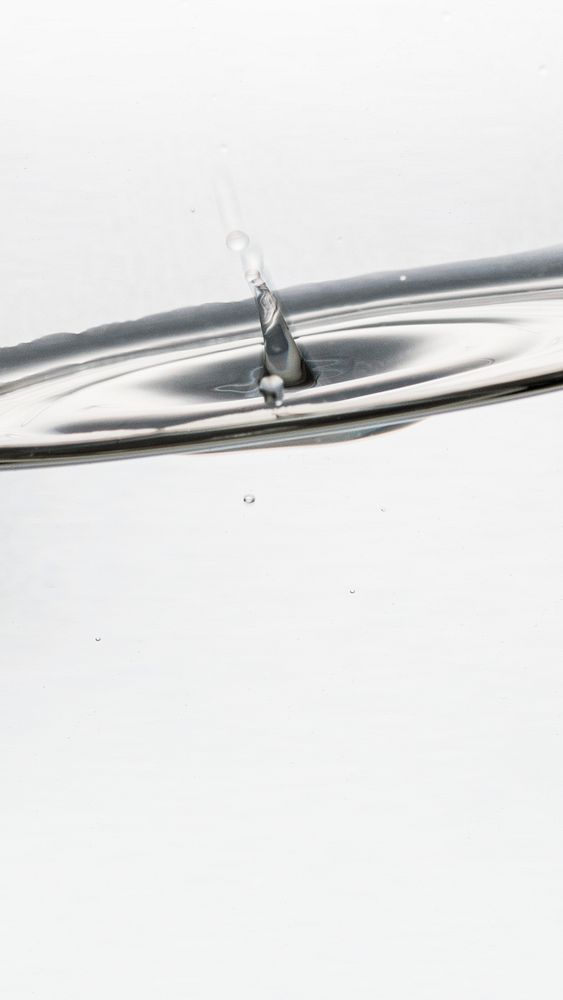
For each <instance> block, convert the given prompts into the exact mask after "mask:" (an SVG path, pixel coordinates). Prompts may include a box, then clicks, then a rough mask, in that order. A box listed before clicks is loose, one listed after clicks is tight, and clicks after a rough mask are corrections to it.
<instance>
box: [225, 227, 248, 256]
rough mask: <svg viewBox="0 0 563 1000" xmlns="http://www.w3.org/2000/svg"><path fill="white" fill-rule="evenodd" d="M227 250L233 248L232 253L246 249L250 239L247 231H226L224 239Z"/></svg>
mask: <svg viewBox="0 0 563 1000" xmlns="http://www.w3.org/2000/svg"><path fill="white" fill-rule="evenodd" d="M225 243H226V244H227V246H228V248H229V250H233V251H234V253H242V251H243V250H246V248H247V246H248V244H249V243H250V240H249V238H248V234H247V233H243V232H242V230H240V229H234V230H233V232H232V233H228V235H227V238H226V240H225Z"/></svg>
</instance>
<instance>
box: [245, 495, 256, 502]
mask: <svg viewBox="0 0 563 1000" xmlns="http://www.w3.org/2000/svg"><path fill="white" fill-rule="evenodd" d="M243 499H244V503H254V501H255V500H256V497H255V496H254V493H247V494H246V496H245V497H244V498H243Z"/></svg>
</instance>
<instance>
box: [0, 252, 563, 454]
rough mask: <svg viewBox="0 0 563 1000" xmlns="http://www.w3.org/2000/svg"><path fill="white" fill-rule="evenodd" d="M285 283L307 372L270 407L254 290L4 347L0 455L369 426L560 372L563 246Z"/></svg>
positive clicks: (325, 434) (297, 436)
mask: <svg viewBox="0 0 563 1000" xmlns="http://www.w3.org/2000/svg"><path fill="white" fill-rule="evenodd" d="M404 278H405V275H404V274H400V273H395V274H390V273H386V274H383V275H374V276H368V277H363V278H358V279H351V280H348V281H341V282H332V283H327V284H323V285H314V286H308V287H303V288H298V289H290V290H287V291H286V292H284V293H281V295H280V298H281V300H282V304H283V307H284V314H285V316H286V318H287V320H288V321H289V323H290V325H291V329H292V332H293V335H294V337H295V339H296V341H297V342H298V345H299V348H300V350H301V353H302V355H303V357H304V358H305V361H306V362H307V367H308V370H309V375H310V378H309V380H308V382H307V383H306V384H304V385H299V386H296V387H295V388H293V389H292V388H288V389H287V391H286V393H285V396H284V400H283V405H282V406H281V407H279V408H278V409H272V408H268V407H266V406H265V405H264V400H263V398H262V395H261V393H260V391H259V388H258V386H259V382H260V379H261V377H262V376H263V374H264V367H263V348H262V341H261V332H260V326H259V323H258V319H257V316H256V312H255V307H254V303H253V302H251V301H248V302H237V303H225V304H217V305H209V306H202V307H198V308H192V309H185V310H179V311H177V312H173V313H165V314H161V315H158V316H152V317H147V318H145V319H142V320H137V321H134V322H130V323H123V324H113V325H110V326H106V327H101V328H99V329H94V330H89V331H86V332H84V333H82V334H78V335H72V334H71V335H55V336H51V337H44V338H42V339H40V340H37V341H34V342H32V343H29V344H22V345H20V346H18V347H15V348H7V349H4V350H2V351H0V461H1V462H2V463H3V464H8V465H15V464H35V463H41V462H49V461H50V462H53V461H55V462H56V461H70V460H84V459H91V458H97V457H104V456H107V457H109V456H111V455H129V454H135V453H143V452H150V451H166V450H171V449H176V448H181V449H189V450H218V449H226V448H238V447H252V446H264V445H269V444H278V443H282V442H283V443H292V442H307V441H313V440H314V441H318V440H323V439H334V438H335V437H341V438H342V437H351V436H356V435H358V434H368V433H373V432H376V431H380V430H385V429H388V428H391V427H396V426H398V425H400V424H402V423H407V422H410V421H412V420H416V419H420V418H421V417H424V416H427V415H430V414H432V413H437V412H440V411H444V410H448V409H452V408H458V407H464V406H470V405H475V404H478V403H486V402H492V401H495V400H500V399H506V398H510V397H514V396H517V395H522V394H527V393H532V392H538V391H542V390H547V389H554V388H557V387H559V386H561V385H562V384H563V250H562V249H561V248H557V249H554V250H549V251H538V252H534V253H529V254H521V255H518V256H515V257H509V258H498V259H494V260H487V261H481V262H470V263H466V264H455V265H449V266H447V267H441V268H425V269H421V270H418V271H412V272H409V273H408V275H407V279H408V280H403V279H404Z"/></svg>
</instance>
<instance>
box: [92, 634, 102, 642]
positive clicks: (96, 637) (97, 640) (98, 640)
mask: <svg viewBox="0 0 563 1000" xmlns="http://www.w3.org/2000/svg"><path fill="white" fill-rule="evenodd" d="M94 638H95V640H96V642H100V640H101V638H102V637H101V635H96V636H94Z"/></svg>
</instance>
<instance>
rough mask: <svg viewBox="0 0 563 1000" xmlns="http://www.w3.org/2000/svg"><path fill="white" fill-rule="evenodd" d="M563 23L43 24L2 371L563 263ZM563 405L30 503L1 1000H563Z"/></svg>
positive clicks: (122, 474)
mask: <svg viewBox="0 0 563 1000" xmlns="http://www.w3.org/2000/svg"><path fill="white" fill-rule="evenodd" d="M561 28H562V18H561V14H560V6H559V4H556V3H549V2H544V0H540V2H539V3H535V4H533V5H532V4H530V5H523V4H514V3H513V4H510V5H509V4H508V3H496V4H492V5H491V4H485V3H465V2H464V3H451V4H447V5H445V6H442V5H440V4H439V3H437V4H431V3H426V2H423V3H414V0H413V2H406V3H405V2H403V3H393V4H382V3H375V4H372V3H365V4H360V3H353V2H352V3H342V4H330V3H324V4H320V3H319V4H315V5H308V4H302V3H292V2H290V3H283V4H282V3H280V4H278V5H273V4H264V3H262V4H258V3H256V4H244V3H243V4H238V5H236V6H235V5H228V4H227V3H226V2H221V3H219V4H203V3H199V2H194V3H174V4H166V3H165V4H159V5H158V6H157V5H156V4H154V5H153V4H147V3H143V2H142V3H136V4H133V3H132V2H123V0H118V2H116V3H115V2H114V3H109V2H108V3H105V2H104V3H101V4H97V5H95V6H91V7H84V6H82V5H76V4H74V3H70V2H69V3H61V2H60V0H56V2H55V3H50V4H47V5H45V4H42V5H40V4H39V3H38V2H37V3H22V4H21V5H19V6H18V7H17V8H16V6H15V5H13V6H12V7H11V9H10V10H9V11H8V12H7V21H5V23H4V38H3V57H2V73H3V75H4V82H3V85H2V87H1V89H0V93H1V97H0V100H1V102H2V132H3V138H4V154H3V157H2V161H1V170H2V179H1V183H0V198H1V199H2V235H3V241H4V249H3V252H2V258H1V267H2V296H1V301H0V315H1V324H0V341H1V342H2V343H18V342H20V341H22V340H27V339H30V338H33V337H36V336H39V335H42V334H46V333H52V332H54V331H57V330H80V329H83V328H85V327H87V326H92V325H94V324H97V323H102V322H105V321H111V320H115V319H127V318H131V317H135V316H139V315H143V314H145V313H147V312H150V311H160V310H163V309H166V308H174V307H177V306H181V305H184V304H187V303H197V302H202V301H208V300H213V299H229V298H233V297H234V298H236V297H242V296H243V295H245V294H246V292H245V287H244V284H243V282H242V279H241V276H240V272H239V268H238V265H237V262H236V260H234V258H233V256H232V255H229V253H228V251H227V250H226V249H225V247H224V235H225V232H224V225H225V220H224V219H223V220H222V218H221V215H220V212H219V211H218V210H217V203H216V197H215V193H214V188H215V186H216V185H217V183H219V186H221V184H224V183H227V182H228V184H229V185H230V188H231V190H234V191H235V192H236V195H237V199H238V208H237V207H236V205H235V204H234V203H233V200H232V199H231V203H230V211H231V212H232V219H230V220H229V224H231V223H232V224H236V225H243V226H245V227H247V228H248V230H249V231H250V232H251V233H252V234H253V236H254V237H255V238H256V239H257V240H258V241H259V242H260V244H261V246H262V249H263V251H264V253H265V255H266V258H267V261H268V265H269V268H270V271H271V273H272V275H273V276H274V277H275V279H276V280H277V282H278V283H279V284H280V285H284V284H290V283H293V282H299V283H301V282H306V281H312V280H318V279H327V278H330V277H342V276H345V275H351V274H355V273H360V272H364V271H370V270H374V269H377V268H385V267H394V268H402V269H408V267H410V266H414V265H417V264H422V263H431V262H438V261H441V260H449V259H450V260H451V259H455V258H463V257H469V256H479V255H483V254H494V253H504V252H509V251H514V250H519V249H528V248H530V247H533V246H540V245H544V244H549V243H555V242H558V241H560V239H561V224H560V219H561V211H562V208H563V193H562V189H561V183H560V177H561V142H560V135H559V131H558V122H559V121H560V118H561V94H562V92H563V90H562V87H563V70H562V67H561V59H560V39H561ZM221 146H226V149H221ZM225 178H226V179H227V180H226V181H225ZM192 209H195V211H193V212H192ZM562 413H563V396H561V395H560V394H554V395H551V396H547V397H543V398H541V399H536V400H527V401H522V402H518V403H510V404H506V405H504V406H498V407H491V408H487V409H484V410H480V411H478V412H477V411H475V412H469V413H464V414H454V415H449V416H443V417H438V418H435V419H433V420H428V421H426V422H424V423H420V424H418V425H416V426H413V427H411V428H407V429H404V430H401V431H397V432H395V433H392V434H389V435H384V436H379V437H377V438H372V439H368V440H365V441H359V442H355V443H350V444H341V445H331V446H325V447H323V448H302V449H294V450H287V449H283V450H275V451H270V452H257V453H245V454H232V455H226V456H207V457H203V456H199V457H183V456H174V457H163V458H155V459H142V460H135V461H130V462H118V463H108V464H103V465H95V466H89V467H88V466H86V467H84V466H83V467H76V468H65V469H49V470H43V471H26V472H7V473H3V474H2V475H1V476H0V496H1V507H0V518H1V521H0V524H1V527H0V540H1V544H2V553H3V560H2V574H1V577H0V599H1V605H0V609H1V610H0V613H1V627H2V645H1V666H0V716H1V722H0V771H1V779H0V818H1V822H0V844H1V848H2V850H1V858H2V862H1V866H0V940H1V942H2V960H1V962H0V992H1V993H2V995H5V996H6V997H9V998H10V1000H30V998H32V997H38V998H41V1000H76V998H77V997H80V998H81V1000H99V998H101V997H104V998H112V1000H113V998H116V1000H117V998H119V1000H122V998H124V997H127V998H129V997H131V998H135V1000H153V998H155V997H159V998H160V997H162V998H164V1000H188V998H189V1000H192V998H193V1000H225V998H227V997H229V998H231V997H234V998H241V1000H270V998H271V1000H311V998H315V1000H316V998H318V1000H342V998H343V997H346V998H348V997H349V998H354V1000H355V998H362V1000H364V998H365V1000H367V998H370V1000H372V998H373V997H382V998H385V1000H411V998H415V997H416V998H417V1000H421V998H423V1000H451V998H452V997H456V998H463V1000H476V998H482V1000H489V998H491V1000H492V998H494V1000H497V998H499V997H502V998H504V997H506V998H510V1000H529V998H530V997H535V996H538V997H542V998H549V1000H555V998H557V1000H559V998H560V997H561V994H562V991H563V966H562V961H561V957H560V949H561V940H562V939H563V871H562V859H563V855H562V849H561V841H562V837H563V797H562V792H561V788H562V782H563V759H562V754H561V740H562V711H563V682H562V667H561V659H562V657H561V641H562V638H563V625H562V623H561V611H562V602H563V589H562V587H561V573H562V567H563V536H562V527H563V514H562V512H561V511H562V505H561V495H562V490H563V458H562V453H561V446H560V442H561V436H560V428H561V415H562ZM249 492H252V493H254V494H255V496H256V502H255V503H254V504H253V505H251V506H246V505H244V504H243V496H244V495H245V494H246V493H249ZM351 591H355V592H354V593H351ZM96 637H99V639H100V641H99V642H98V641H96Z"/></svg>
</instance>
